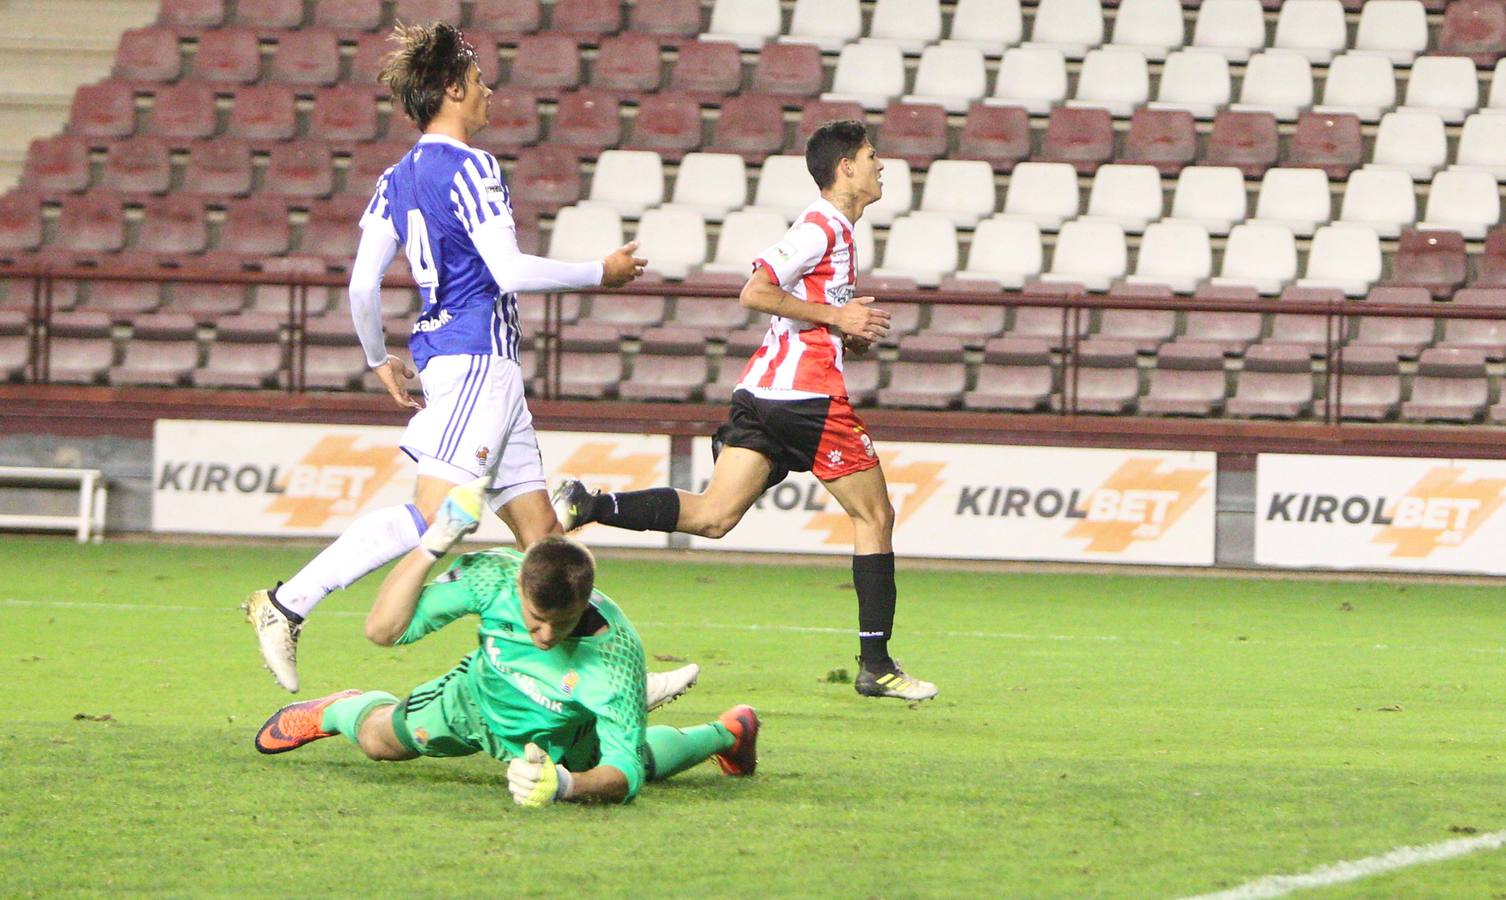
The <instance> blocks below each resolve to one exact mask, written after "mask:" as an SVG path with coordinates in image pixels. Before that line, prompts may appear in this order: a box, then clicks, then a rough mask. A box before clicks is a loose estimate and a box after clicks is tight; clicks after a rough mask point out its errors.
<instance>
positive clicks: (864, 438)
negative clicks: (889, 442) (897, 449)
mask: <svg viewBox="0 0 1506 900" xmlns="http://www.w3.org/2000/svg"><path fill="white" fill-rule="evenodd" d="M857 432H858V440H859V441H861V442H862V443H863V452H864V453H866V454H868V458H869V459H873V458H874V457H876V456H878V451H877V450H874V449H873V438H870V437H869V436H868V432H866V431H864V430H863V429H861V428H859V429H857Z"/></svg>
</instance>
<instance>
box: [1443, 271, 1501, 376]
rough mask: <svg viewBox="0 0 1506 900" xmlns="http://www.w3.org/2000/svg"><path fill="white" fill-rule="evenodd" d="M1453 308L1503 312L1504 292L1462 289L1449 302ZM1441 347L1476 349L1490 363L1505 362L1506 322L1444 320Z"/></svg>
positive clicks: (1496, 289)
mask: <svg viewBox="0 0 1506 900" xmlns="http://www.w3.org/2000/svg"><path fill="white" fill-rule="evenodd" d="M1449 306H1450V307H1451V308H1453V309H1456V310H1457V309H1460V308H1469V307H1479V308H1480V309H1481V310H1482V311H1484V310H1490V311H1491V312H1494V313H1497V314H1500V313H1501V312H1503V311H1506V291H1503V290H1501V289H1500V288H1474V287H1469V288H1464V289H1462V290H1460V291H1459V292H1458V293H1456V294H1454V296H1453V298H1452V299H1451V300H1450V302H1449ZM1438 346H1440V347H1468V348H1471V349H1474V350H1479V351H1480V352H1481V353H1483V354H1485V358H1486V359H1487V360H1489V361H1491V362H1500V361H1501V360H1503V359H1506V319H1502V318H1495V319H1444V320H1443V336H1442V339H1441V340H1440V341H1439V342H1438Z"/></svg>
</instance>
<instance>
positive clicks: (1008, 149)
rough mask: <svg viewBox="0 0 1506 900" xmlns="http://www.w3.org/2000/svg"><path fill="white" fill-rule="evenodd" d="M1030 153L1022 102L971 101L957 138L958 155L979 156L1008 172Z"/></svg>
mask: <svg viewBox="0 0 1506 900" xmlns="http://www.w3.org/2000/svg"><path fill="white" fill-rule="evenodd" d="M1029 156H1030V113H1029V112H1027V111H1026V110H1025V108H1024V107H1022V106H985V105H983V104H981V103H975V104H973V106H972V108H971V109H969V110H968V111H967V119H966V121H964V122H963V123H962V134H961V135H960V136H959V137H958V138H957V158H958V159H981V160H983V161H984V162H987V163H988V164H990V165H992V166H993V167H994V171H996V172H1009V171H1011V170H1013V169H1014V165H1015V163H1017V162H1019V161H1021V160H1023V159H1026V158H1027V157H1029Z"/></svg>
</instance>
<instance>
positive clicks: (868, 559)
mask: <svg viewBox="0 0 1506 900" xmlns="http://www.w3.org/2000/svg"><path fill="white" fill-rule="evenodd" d="M805 161H806V167H807V168H808V169H809V170H810V173H811V177H812V178H814V179H815V181H816V186H817V187H818V188H820V191H821V196H820V198H819V199H818V200H816V201H815V202H814V203H812V204H811V205H810V206H809V207H807V208H806V209H805V211H804V212H803V213H801V214H800V217H799V218H798V219H797V220H796V221H795V224H794V225H793V226H791V228H790V230H789V231H788V232H786V233H785V236H784V238H783V239H782V240H780V241H779V242H778V243H777V244H775V245H774V246H772V247H770V248H768V249H767V250H765V251H764V252H763V253H761V254H759V256H758V258H757V259H755V260H754V261H753V273H752V276H751V277H749V279H748V282H747V284H745V285H744V286H743V289H742V294H741V296H740V300H741V302H742V305H743V306H746V307H749V308H751V309H756V310H758V311H759V312H764V313H768V314H769V315H770V316H772V317H773V320H772V322H771V323H770V325H769V332H768V335H767V336H765V337H764V341H763V346H761V347H759V348H758V351H757V352H756V353H754V354H753V358H752V359H750V360H748V364H747V367H746V368H745V369H744V370H743V374H742V378H741V379H740V380H739V381H738V385H737V390H736V391H735V392H734V393H733V395H732V410H731V414H730V416H729V417H728V420H727V422H726V423H725V424H723V425H722V426H721V427H720V428H718V429H717V431H716V435H715V436H714V437H713V448H714V450H715V452H716V453H717V459H716V467H715V468H714V469H713V470H712V474H711V481H710V483H709V484H708V485H707V486H706V490H705V492H704V493H700V494H692V493H689V492H687V491H677V490H675V489H674V488H653V489H651V490H646V491H630V492H623V493H616V494H599V493H592V492H590V491H588V490H587V489H586V488H585V486H584V485H582V484H581V483H580V482H578V481H566V482H565V483H564V484H562V485H560V487H559V488H558V489H557V490H556V491H555V493H554V497H553V500H554V507H555V513H556V515H558V517H559V519H560V522H561V523H562V524H563V525H564V527H565V529H566V530H567V531H569V530H572V529H575V528H579V527H580V526H582V525H585V524H587V523H590V522H599V523H601V524H604V525H611V526H615V527H618V528H630V529H634V530H637V531H665V532H676V531H678V532H683V533H686V534H697V535H701V536H703V537H710V538H718V537H721V536H722V535H724V534H726V533H727V532H728V531H730V530H732V528H733V527H734V526H735V525H737V523H738V522H739V521H741V520H742V517H743V514H744V513H746V512H747V511H748V508H749V507H751V506H752V505H753V503H754V501H756V500H757V499H758V497H759V495H760V494H762V493H763V492H764V491H765V490H767V489H768V488H770V487H773V486H774V485H776V484H778V483H779V482H781V481H783V480H784V479H785V477H786V476H787V475H788V474H789V473H790V472H792V471H795V472H807V471H808V472H811V473H812V474H814V475H815V476H816V477H817V478H818V479H820V480H821V483H822V484H823V485H825V486H826V489H827V490H828V491H830V492H831V494H832V496H834V497H835V498H836V499H837V502H838V503H840V504H841V505H842V508H843V509H844V510H846V511H847V513H848V515H850V516H851V517H852V522H853V527H854V537H853V557H852V580H853V585H854V586H855V587H856V589H857V594H858V642H859V646H860V649H861V655H860V656H859V662H860V663H861V664H862V665H861V671H860V672H859V674H858V677H857V681H856V688H857V691H858V693H859V694H862V695H864V696H869V697H897V698H900V699H904V700H928V699H930V698H931V697H934V696H936V686H935V685H934V684H931V683H929V682H926V681H921V680H919V679H917V678H912V677H911V676H909V675H906V674H905V672H904V671H903V670H902V669H901V668H900V667H899V664H898V663H896V662H895V661H894V659H893V658H892V657H890V655H889V649H888V643H889V636H890V633H891V632H892V631H893V627H894V603H895V587H894V545H893V536H894V507H893V505H892V504H891V503H890V502H889V490H888V487H887V485H886V484H885V481H884V471H883V469H882V467H880V465H879V458H878V453H877V452H876V451H875V450H874V448H873V441H872V440H871V439H870V438H869V437H868V432H867V431H866V429H864V427H863V423H862V421H861V420H859V419H858V417H857V414H856V413H854V412H853V409H852V405H851V404H850V403H849V402H848V400H847V386H846V384H845V383H844V382H843V380H842V358H843V354H844V352H845V351H847V350H852V351H854V352H859V353H861V352H864V351H866V350H867V349H868V347H869V346H870V345H871V344H872V343H873V342H874V341H876V340H878V339H879V338H882V337H883V336H884V335H886V334H888V332H889V313H887V312H885V311H884V310H881V309H878V308H876V307H874V306H872V305H871V304H872V303H873V298H872V297H854V296H853V289H854V284H855V282H856V277H857V268H858V261H857V251H856V248H855V247H854V245H853V234H852V230H853V223H854V222H856V221H857V220H858V218H859V217H860V216H861V215H862V214H863V210H864V209H865V208H866V207H867V206H868V204H870V203H873V202H875V201H877V200H878V199H879V197H880V196H881V194H882V192H883V187H882V184H881V183H880V177H879V176H880V173H881V172H882V171H883V168H884V165H883V163H882V162H880V161H879V158H878V154H877V153H876V152H875V151H874V149H873V144H872V143H870V142H869V140H868V134H867V130H866V128H865V127H864V125H863V123H861V122H855V121H844V122H829V123H827V124H825V125H823V126H821V127H820V128H818V129H817V130H816V131H815V133H814V134H812V135H811V137H810V140H809V141H808V142H807V143H806V147H805Z"/></svg>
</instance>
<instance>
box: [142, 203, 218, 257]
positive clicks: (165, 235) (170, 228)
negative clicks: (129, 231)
mask: <svg viewBox="0 0 1506 900" xmlns="http://www.w3.org/2000/svg"><path fill="white" fill-rule="evenodd" d="M208 246H209V228H208V226H207V225H206V224H205V220H204V203H203V201H202V200H199V199H197V198H195V197H193V196H191V195H188V194H179V195H175V196H170V197H154V198H152V199H151V200H149V201H147V203H146V205H145V207H144V208H143V209H142V211H141V225H140V227H139V228H138V229H137V231H136V242H135V245H134V247H133V249H136V250H143V251H147V252H149V253H161V254H185V253H202V252H203V251H204V249H205V248H206V247H208Z"/></svg>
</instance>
